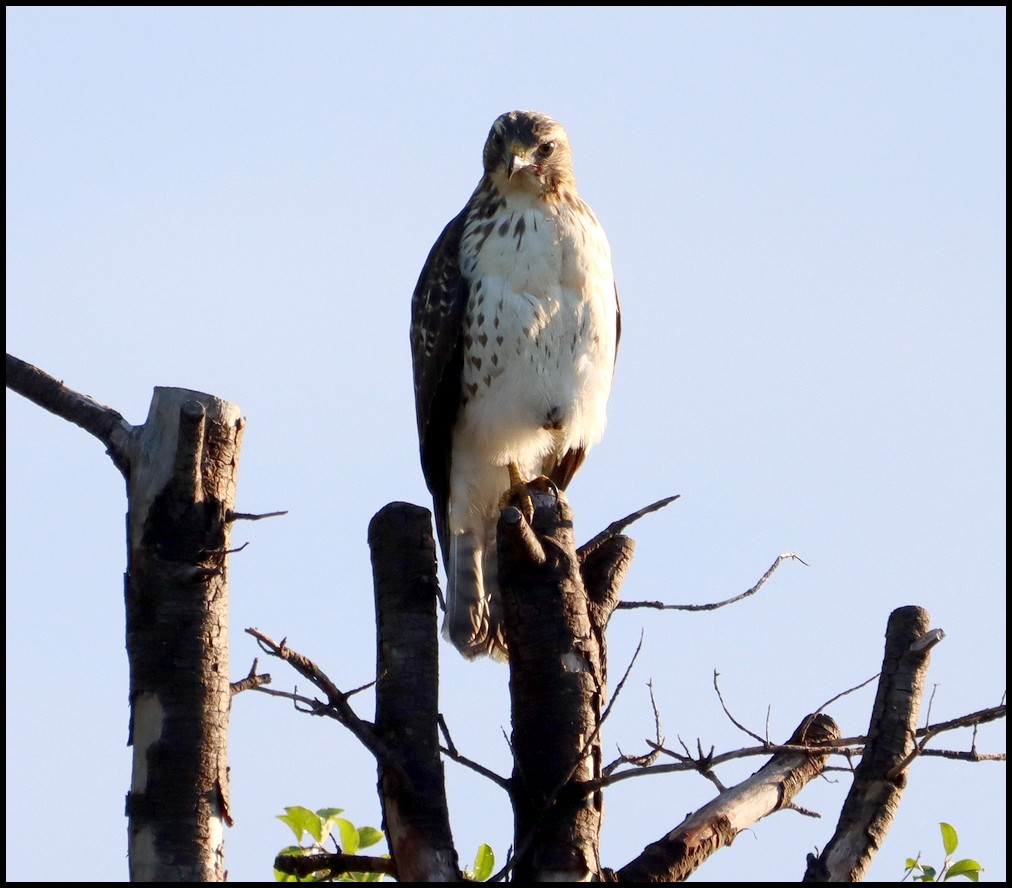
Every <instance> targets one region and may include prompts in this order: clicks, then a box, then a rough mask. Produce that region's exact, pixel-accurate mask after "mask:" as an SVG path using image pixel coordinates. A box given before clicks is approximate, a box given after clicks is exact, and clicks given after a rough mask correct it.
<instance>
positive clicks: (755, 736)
mask: <svg viewBox="0 0 1012 888" xmlns="http://www.w3.org/2000/svg"><path fill="white" fill-rule="evenodd" d="M719 676H720V673H719V672H717V670H716V669H714V670H713V689H714V690H715V691H716V692H717V699H718V700H720V706H721V709H723V710H724V715H726V716H727V717H728V718H729V719H730V720H731V724H733V725H734V726H735V727H736V728H737V729H738V730H739V731H741V732H742V733H745V734H748V736H749V737H751V738H752V739H753V740H757V741H759V742H760V743H765V744H767V745H769V744H768V741H767V740H766V739H765V738H763V737H760V736H759V735H758V734H756V733H755V732H754V731H750V730H749V729H748V728H746V727H745V726H744V725H743V724H742V723H741V722H740V721H738V719H736V718H735V717H734V716H733V715H731V712H730V710H729V709H728V708H727V706H726V705H725V704H724V695H723V694H722V693H721V692H720V685H719V684H717V679H718V677H719Z"/></svg>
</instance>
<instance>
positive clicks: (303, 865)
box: [274, 852, 397, 882]
mask: <svg viewBox="0 0 1012 888" xmlns="http://www.w3.org/2000/svg"><path fill="white" fill-rule="evenodd" d="M274 869H276V870H278V872H282V873H286V874H287V875H289V876H299V877H300V878H303V879H304V878H306V877H307V876H312V875H314V874H315V873H324V872H326V873H329V876H328V877H326V878H322V879H321V880H320V881H327V882H331V881H334V880H333V878H332V877H333V876H337V875H341V874H342V873H382V874H383V875H385V876H396V875H397V871H396V868H395V867H394V862H393V861H392V860H391V859H390V858H389V857H364V856H362V855H359V854H342V853H340V852H338V853H337V854H305V855H296V854H279V855H278V856H277V857H275V858H274Z"/></svg>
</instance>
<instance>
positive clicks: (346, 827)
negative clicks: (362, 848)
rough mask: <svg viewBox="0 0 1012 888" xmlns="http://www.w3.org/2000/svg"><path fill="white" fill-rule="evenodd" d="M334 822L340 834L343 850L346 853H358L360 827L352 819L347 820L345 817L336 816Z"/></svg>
mask: <svg viewBox="0 0 1012 888" xmlns="http://www.w3.org/2000/svg"><path fill="white" fill-rule="evenodd" d="M334 824H335V825H336V826H337V829H338V831H339V834H340V840H341V850H342V851H343V852H344V853H345V854H357V853H358V844H359V838H358V829H357V827H356V826H355V824H354V823H352V822H351V821H350V820H345V819H344V818H343V817H335V818H334Z"/></svg>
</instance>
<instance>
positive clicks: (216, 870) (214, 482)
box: [125, 388, 242, 882]
mask: <svg viewBox="0 0 1012 888" xmlns="http://www.w3.org/2000/svg"><path fill="white" fill-rule="evenodd" d="M241 437H242V420H241V418H240V415H239V409H238V408H237V407H236V406H235V405H233V404H228V403H226V402H224V401H221V400H219V399H217V398H214V397H211V396H210V395H205V394H201V393H199V392H191V391H186V390H184V389H166V388H158V389H156V390H155V395H154V398H153V400H152V402H151V409H150V412H149V414H148V419H147V422H146V423H145V424H144V426H142V427H141V428H140V429H138V430H137V434H136V436H135V438H134V441H133V447H132V448H131V455H130V472H129V482H128V496H129V510H128V516H127V541H128V563H127V572H126V582H125V587H126V590H125V591H126V612H127V620H126V625H127V631H126V642H127V655H128V658H129V663H130V703H131V719H130V743H131V744H132V745H133V750H134V755H133V777H132V780H131V786H130V792H129V794H128V796H127V806H126V807H127V816H128V817H129V860H130V878H131V880H132V881H159V882H163V881H164V882H169V881H171V882H180V881H187V882H189V881H205V882H210V881H222V880H223V879H224V877H225V870H224V826H225V824H226V823H228V822H230V818H229V812H228V767H227V757H226V755H227V736H228V734H227V732H228V716H229V705H230V699H231V694H230V690H229V681H228V678H229V676H228V595H227V573H226V565H227V555H228V545H229V532H230V523H231V514H232V511H233V507H234V504H235V481H236V469H237V461H238V455H239V446H240V441H241Z"/></svg>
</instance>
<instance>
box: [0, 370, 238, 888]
mask: <svg viewBox="0 0 1012 888" xmlns="http://www.w3.org/2000/svg"><path fill="white" fill-rule="evenodd" d="M7 387H8V388H10V389H11V390H12V391H16V392H18V393H19V394H21V395H23V396H24V397H26V398H28V399H29V400H31V401H34V402H35V403H36V404H39V405H40V406H41V407H44V408H45V409H46V410H49V411H50V412H51V413H54V414H56V415H57V416H60V417H61V418H63V419H66V420H68V421H70V422H73V423H75V424H76V425H78V426H80V427H81V428H83V429H84V430H85V431H87V432H89V433H90V434H92V435H94V436H95V437H96V438H98V439H99V440H100V441H101V442H102V443H103V444H104V445H105V446H106V448H107V452H108V454H109V457H110V458H111V459H112V461H113V464H114V465H115V466H116V467H117V468H118V469H119V470H120V472H121V473H122V474H123V476H124V478H126V481H127V497H128V505H127V570H126V575H125V582H124V587H125V590H124V591H125V598H126V627H127V628H126V646H127V656H128V660H129V668H130V731H129V741H128V742H129V743H130V744H131V745H132V746H133V773H132V777H131V782H130V791H129V793H128V794H127V803H126V812H127V817H128V836H129V839H128V841H129V846H128V851H129V853H128V857H129V869H130V878H131V880H132V881H159V882H163V881H164V882H184V881H185V882H201V881H203V882H211V881H222V880H224V878H225V866H224V826H225V824H226V823H229V822H230V817H229V813H228V765H227V731H228V716H229V706H230V700H231V694H230V689H229V676H228V594H227V593H228V585H227V575H226V565H227V560H228V544H229V533H230V528H231V522H232V518H233V507H234V504H235V485H236V470H237V464H238V457H239V447H240V443H241V438H242V419H241V418H240V415H239V408H238V407H236V406H235V405H234V404H229V403H227V402H225V401H222V400H220V399H218V398H215V397H212V396H210V395H205V394H202V393H200V392H192V391H188V390H186V389H174V388H156V389H155V392H154V396H153V398H152V401H151V407H150V411H149V413H148V418H147V421H146V422H145V423H144V425H142V426H131V425H130V424H129V423H128V422H126V420H124V419H123V417H122V416H121V415H120V414H119V413H118V412H117V411H115V410H113V409H111V408H109V407H105V406H103V405H101V404H98V403H97V402H95V401H94V400H92V399H91V398H89V397H87V396H86V395H82V394H80V393H79V392H75V391H73V390H72V389H69V388H67V387H66V386H64V385H63V384H62V383H61V382H59V381H58V380H56V379H54V378H53V377H51V376H49V375H48V374H46V373H44V372H42V371H41V370H39V369H38V368H36V367H33V366H32V365H31V364H27V363H25V362H24V361H21V360H19V359H18V358H15V357H13V356H12V355H9V354H8V355H7Z"/></svg>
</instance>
